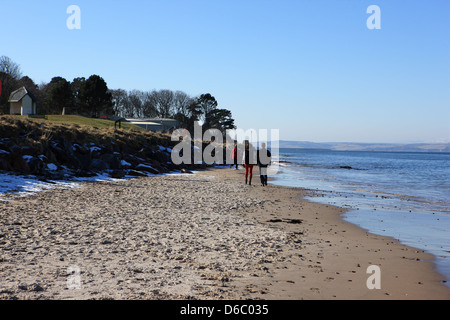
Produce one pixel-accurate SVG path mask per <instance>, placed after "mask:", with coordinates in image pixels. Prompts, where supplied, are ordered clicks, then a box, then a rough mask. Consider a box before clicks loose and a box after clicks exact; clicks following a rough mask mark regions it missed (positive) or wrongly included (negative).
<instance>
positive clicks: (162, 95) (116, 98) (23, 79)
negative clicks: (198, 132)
mask: <svg viewBox="0 0 450 320" xmlns="http://www.w3.org/2000/svg"><path fill="white" fill-rule="evenodd" d="M0 81H1V86H2V87H1V95H0V113H4V114H8V113H9V103H8V99H9V96H10V94H11V93H12V92H13V91H14V90H16V89H18V88H20V87H22V86H25V87H26V88H27V89H28V90H29V91H30V92H31V93H32V94H33V95H34V96H35V97H36V99H37V100H38V114H61V113H62V112H63V110H65V112H67V113H74V114H80V115H84V116H89V117H99V116H100V115H116V116H119V117H123V118H174V119H176V120H178V121H179V123H180V127H181V128H186V129H188V130H193V126H194V122H195V121H201V122H203V130H207V129H210V128H216V129H219V130H221V131H222V132H225V131H226V130H227V129H235V125H234V119H233V117H232V114H231V111H230V110H227V109H221V108H219V107H218V102H217V100H216V99H215V97H214V96H212V95H211V94H210V93H205V94H201V95H199V96H196V97H192V96H190V95H188V94H186V93H185V92H183V91H179V90H177V91H173V90H167V89H165V90H152V91H141V90H129V91H127V90H123V89H114V90H111V89H109V88H108V86H107V84H106V82H105V80H104V79H103V78H102V77H100V76H99V75H92V76H90V77H89V78H87V79H86V78H84V77H78V78H75V79H73V80H72V81H68V80H66V79H64V78H62V77H59V76H58V77H53V78H52V79H51V80H50V82H49V83H41V84H39V85H37V84H35V83H34V81H33V80H32V79H31V78H29V77H28V76H23V74H22V71H21V70H20V66H19V65H18V64H17V63H15V62H14V61H12V60H11V59H10V58H8V57H6V56H2V57H0ZM191 132H192V131H191Z"/></svg>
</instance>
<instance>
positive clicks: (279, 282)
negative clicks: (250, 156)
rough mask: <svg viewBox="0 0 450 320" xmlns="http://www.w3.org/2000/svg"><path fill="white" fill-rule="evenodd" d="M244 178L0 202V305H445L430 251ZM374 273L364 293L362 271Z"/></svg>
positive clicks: (93, 188)
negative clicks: (376, 284) (375, 283)
mask: <svg viewBox="0 0 450 320" xmlns="http://www.w3.org/2000/svg"><path fill="white" fill-rule="evenodd" d="M257 173H258V169H257V168H255V169H254V174H255V176H254V185H252V186H248V185H245V184H244V178H243V171H242V170H234V169H228V168H225V169H210V170H205V171H201V172H198V173H196V174H184V175H167V176H155V177H148V178H147V177H145V178H144V177H142V178H136V179H130V180H120V181H114V182H95V183H93V182H85V183H82V185H81V187H80V188H72V189H54V190H51V191H47V192H40V193H36V194H35V195H31V196H27V197H17V196H12V195H10V196H8V197H7V201H1V202H0V217H1V222H0V299H51V300H60V299H82V300H85V299H121V300H129V299H139V300H143V299H168V300H170V299H200V300H202V299H204V300H212V299H265V300H280V299H282V300H300V299H314V300H315V299H327V300H328V299H450V289H449V288H448V287H446V286H445V285H443V284H442V283H441V282H442V281H443V280H444V277H443V276H442V275H440V274H438V273H437V272H436V271H435V268H434V265H433V262H432V260H433V256H432V255H430V254H428V253H425V252H423V250H418V249H415V248H411V247H407V246H405V245H402V244H400V243H399V242H398V241H397V240H395V239H392V238H388V237H384V236H377V235H374V234H370V233H368V232H367V231H365V230H363V229H361V228H359V227H357V226H355V225H352V224H350V223H347V222H345V221H343V220H342V219H341V214H342V213H343V212H344V209H341V208H337V207H333V206H329V205H323V204H317V203H312V202H308V201H306V200H304V199H303V198H302V197H303V196H305V195H306V193H307V192H308V191H305V190H302V189H298V188H288V187H280V186H273V185H270V183H269V186H267V187H261V186H260V184H259V183H258V182H259V181H258V180H259V177H258V176H257ZM371 265H376V266H378V267H379V268H380V271H381V289H373V290H369V289H368V288H367V285H366V282H367V279H368V278H369V276H370V274H368V273H367V268H368V267H369V266H371Z"/></svg>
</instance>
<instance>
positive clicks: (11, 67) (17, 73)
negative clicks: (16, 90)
mask: <svg viewBox="0 0 450 320" xmlns="http://www.w3.org/2000/svg"><path fill="white" fill-rule="evenodd" d="M0 72H4V73H6V74H9V75H10V76H11V77H13V78H14V79H16V80H20V78H22V71H21V70H20V66H19V65H18V64H17V63H15V62H14V61H12V60H11V59H10V58H9V57H7V56H1V57H0Z"/></svg>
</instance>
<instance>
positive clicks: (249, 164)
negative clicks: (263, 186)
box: [242, 140, 257, 185]
mask: <svg viewBox="0 0 450 320" xmlns="http://www.w3.org/2000/svg"><path fill="white" fill-rule="evenodd" d="M244 146H245V149H244V157H243V159H242V160H243V163H244V168H245V184H247V183H248V184H249V185H251V184H252V177H253V166H254V165H255V164H256V163H257V156H256V149H255V148H254V147H253V146H252V145H251V144H250V143H249V142H248V140H245V141H244Z"/></svg>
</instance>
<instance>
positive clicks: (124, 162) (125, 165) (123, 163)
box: [120, 160, 131, 167]
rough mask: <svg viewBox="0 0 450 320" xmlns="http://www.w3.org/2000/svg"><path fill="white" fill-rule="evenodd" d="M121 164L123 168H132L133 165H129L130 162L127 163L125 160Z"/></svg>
mask: <svg viewBox="0 0 450 320" xmlns="http://www.w3.org/2000/svg"><path fill="white" fill-rule="evenodd" d="M120 164H121V165H122V166H124V167H131V163H129V162H127V161H125V160H121V161H120Z"/></svg>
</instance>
